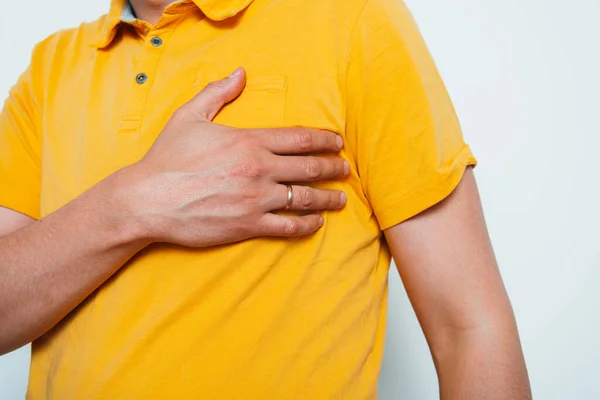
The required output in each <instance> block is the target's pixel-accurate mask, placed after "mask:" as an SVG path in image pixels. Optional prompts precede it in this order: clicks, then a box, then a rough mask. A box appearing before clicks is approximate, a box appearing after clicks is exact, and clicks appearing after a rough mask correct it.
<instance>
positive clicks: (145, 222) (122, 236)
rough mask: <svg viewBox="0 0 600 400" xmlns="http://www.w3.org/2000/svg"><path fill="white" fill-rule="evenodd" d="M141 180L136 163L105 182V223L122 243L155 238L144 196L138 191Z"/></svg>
mask: <svg viewBox="0 0 600 400" xmlns="http://www.w3.org/2000/svg"><path fill="white" fill-rule="evenodd" d="M141 179H142V175H141V171H140V170H139V167H137V164H134V165H131V166H127V167H125V168H122V169H120V170H118V171H117V172H115V173H114V174H112V175H111V176H109V177H108V178H107V179H106V180H105V181H103V182H102V183H103V184H104V185H105V186H106V187H105V193H104V194H105V196H103V197H104V198H105V205H106V208H105V209H106V213H105V218H106V224H107V226H108V228H109V229H110V230H112V231H113V232H114V233H115V235H116V238H117V239H118V240H119V241H120V242H122V243H138V242H139V243H143V244H144V245H148V244H150V243H151V242H153V241H154V240H153V239H154V237H155V235H154V234H153V232H152V229H151V224H150V223H149V218H148V217H147V215H146V213H144V208H143V207H142V206H141V205H142V204H143V203H142V202H143V197H144V196H143V195H142V194H141V193H140V190H138V186H139V182H140V180H141Z"/></svg>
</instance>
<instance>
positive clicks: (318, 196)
mask: <svg viewBox="0 0 600 400" xmlns="http://www.w3.org/2000/svg"><path fill="white" fill-rule="evenodd" d="M287 199H288V188H287V186H286V185H277V186H276V189H275V192H274V194H273V196H272V198H271V199H270V201H269V202H268V204H266V206H267V209H268V211H275V210H283V209H284V208H285V206H286V205H287ZM346 200H347V197H346V194H345V193H344V192H342V191H340V190H330V189H315V188H312V187H309V186H299V185H292V203H291V207H290V208H289V209H290V210H295V211H320V210H338V209H340V208H342V207H344V205H345V204H346Z"/></svg>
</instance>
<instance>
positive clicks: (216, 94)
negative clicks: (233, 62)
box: [190, 68, 246, 121]
mask: <svg viewBox="0 0 600 400" xmlns="http://www.w3.org/2000/svg"><path fill="white" fill-rule="evenodd" d="M245 85H246V72H245V71H244V69H243V68H238V69H236V70H235V71H233V73H232V74H231V75H229V76H228V77H227V78H224V79H221V80H219V81H214V82H211V83H209V84H208V85H207V86H206V87H205V88H204V89H202V91H201V92H200V93H198V94H197V95H196V96H195V97H194V98H193V99H192V100H190V106H191V108H192V109H193V110H194V112H196V113H197V114H198V115H200V117H201V118H203V119H206V120H208V121H212V120H213V118H214V117H215V115H217V113H218V112H219V110H221V108H223V106H224V105H225V104H226V103H229V102H230V101H232V100H234V99H235V98H236V97H238V96H239V95H240V93H242V90H243V89H244V86H245Z"/></svg>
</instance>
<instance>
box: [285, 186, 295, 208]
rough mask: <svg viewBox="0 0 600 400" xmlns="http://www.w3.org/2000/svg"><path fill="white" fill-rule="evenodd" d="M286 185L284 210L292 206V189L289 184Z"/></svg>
mask: <svg viewBox="0 0 600 400" xmlns="http://www.w3.org/2000/svg"><path fill="white" fill-rule="evenodd" d="M285 186H286V187H287V202H286V203H285V208H284V210H289V209H290V208H292V201H293V200H294V189H292V186H291V185H285Z"/></svg>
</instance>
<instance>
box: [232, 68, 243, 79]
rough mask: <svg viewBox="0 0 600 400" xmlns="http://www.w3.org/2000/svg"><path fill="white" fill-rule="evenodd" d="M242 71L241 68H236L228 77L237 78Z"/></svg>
mask: <svg viewBox="0 0 600 400" xmlns="http://www.w3.org/2000/svg"><path fill="white" fill-rule="evenodd" d="M242 71H244V69H243V68H238V69H236V70H235V71H233V72H232V73H231V75H229V77H230V78H237V77H238V76H240V75H241V74H242Z"/></svg>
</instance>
